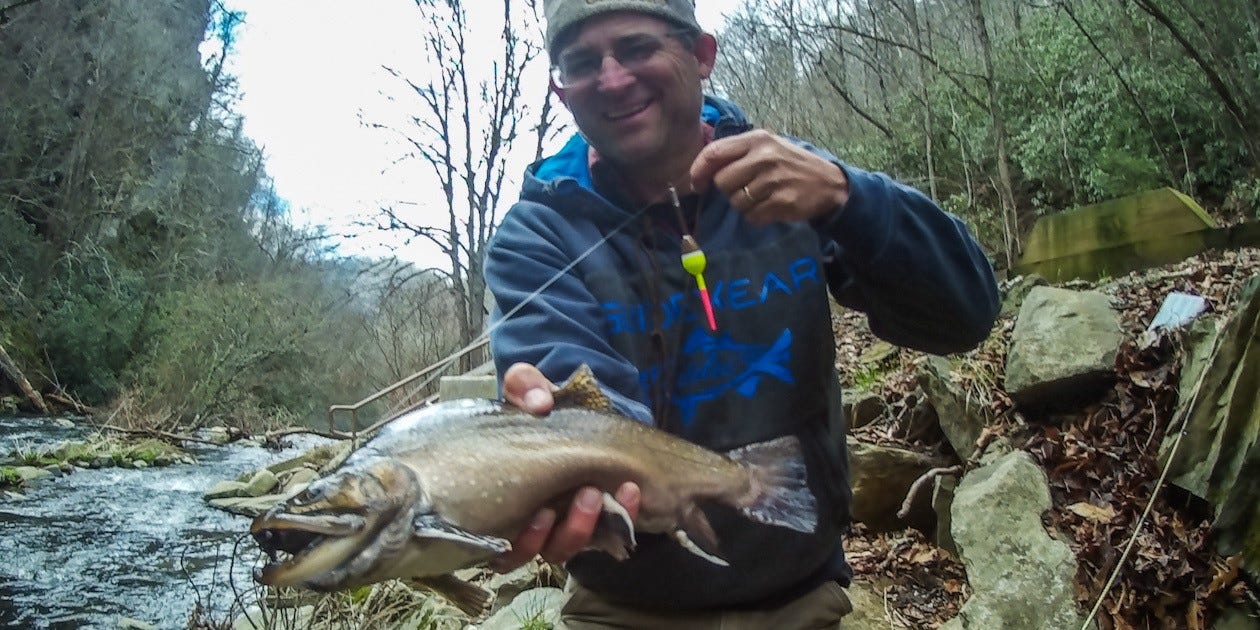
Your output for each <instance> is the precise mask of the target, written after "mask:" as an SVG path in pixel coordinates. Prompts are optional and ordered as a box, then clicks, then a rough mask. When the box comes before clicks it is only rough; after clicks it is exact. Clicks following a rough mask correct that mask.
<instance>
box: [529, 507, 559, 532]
mask: <svg viewBox="0 0 1260 630" xmlns="http://www.w3.org/2000/svg"><path fill="white" fill-rule="evenodd" d="M555 522H556V513H555V512H553V511H551V510H543V511H541V512H539V513H538V515H537V516H535V517H534V520H533V521H530V523H529V528H530V529H533V530H541V529H547V528H548V527H551V526H552V524H554V523H555Z"/></svg>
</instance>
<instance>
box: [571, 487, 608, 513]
mask: <svg viewBox="0 0 1260 630" xmlns="http://www.w3.org/2000/svg"><path fill="white" fill-rule="evenodd" d="M603 502H604V495H603V493H601V492H600V491H599V490H596V489H594V488H583V489H582V491H581V492H578V496H577V505H578V507H579V508H581V509H582V511H583V512H595V511H598V510H599V508H600V505H601V504H602V503H603Z"/></svg>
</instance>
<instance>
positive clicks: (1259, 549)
mask: <svg viewBox="0 0 1260 630" xmlns="http://www.w3.org/2000/svg"><path fill="white" fill-rule="evenodd" d="M1190 337H1191V340H1192V342H1194V344H1195V345H1193V346H1192V349H1191V351H1190V353H1189V355H1188V359H1187V361H1186V366H1187V367H1186V369H1185V370H1184V371H1183V373H1182V382H1181V388H1180V390H1179V392H1178V394H1179V404H1180V405H1181V406H1182V409H1181V410H1180V413H1179V414H1178V415H1177V416H1176V417H1178V418H1182V417H1184V418H1185V419H1186V420H1185V422H1186V426H1185V429H1184V430H1183V431H1181V432H1177V431H1169V438H1168V439H1167V440H1166V441H1165V443H1164V445H1163V450H1162V453H1161V454H1162V456H1163V458H1164V459H1165V460H1166V461H1167V460H1168V458H1172V461H1171V462H1170V464H1171V465H1170V468H1169V473H1170V477H1169V478H1170V479H1171V480H1172V481H1173V483H1175V484H1177V485H1178V486H1180V487H1182V488H1185V489H1186V490H1189V491H1190V492H1192V493H1194V494H1196V495H1198V496H1200V497H1202V498H1204V499H1207V500H1208V501H1209V502H1210V503H1211V504H1212V506H1213V508H1215V510H1216V521H1215V522H1214V523H1213V525H1212V527H1213V530H1214V531H1215V533H1216V540H1217V543H1218V546H1219V548H1220V550H1221V552H1222V553H1223V554H1225V555H1234V554H1238V553H1241V554H1242V557H1243V568H1244V569H1245V570H1247V572H1248V573H1250V574H1251V576H1252V577H1253V578H1255V579H1260V488H1257V486H1256V484H1255V480H1256V479H1257V478H1260V277H1256V278H1252V279H1251V281H1250V282H1249V283H1248V284H1247V286H1246V287H1245V288H1244V289H1243V291H1242V295H1241V299H1240V301H1239V307H1238V310H1237V311H1236V312H1235V313H1234V316H1233V317H1232V318H1231V319H1230V320H1229V322H1228V324H1227V325H1226V326H1225V327H1224V329H1222V330H1221V331H1220V333H1219V335H1213V334H1212V330H1211V329H1210V328H1207V327H1206V325H1203V326H1199V325H1196V326H1195V327H1194V328H1192V330H1191V335H1190ZM1178 435H1181V439H1180V443H1178V441H1177V436H1178ZM1174 447H1175V450H1174Z"/></svg>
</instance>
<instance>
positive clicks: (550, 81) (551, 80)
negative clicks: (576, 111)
mask: <svg viewBox="0 0 1260 630" xmlns="http://www.w3.org/2000/svg"><path fill="white" fill-rule="evenodd" d="M547 86H548V89H550V90H551V93H552V94H555V95H556V98H558V99H560V103H561V104H562V105H564V106H565V107H568V106H569V102H568V101H567V100H566V99H565V93H564V88H562V87H560V86H558V85H556V79H555V77H548V78H547Z"/></svg>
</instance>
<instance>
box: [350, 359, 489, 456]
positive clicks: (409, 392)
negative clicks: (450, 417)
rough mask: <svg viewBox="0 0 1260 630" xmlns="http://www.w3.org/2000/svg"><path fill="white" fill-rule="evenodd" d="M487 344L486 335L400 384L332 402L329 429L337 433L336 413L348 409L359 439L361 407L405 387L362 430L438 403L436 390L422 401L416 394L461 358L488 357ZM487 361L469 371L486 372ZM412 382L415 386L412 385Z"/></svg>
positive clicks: (353, 437) (353, 436) (353, 431)
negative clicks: (394, 401)
mask: <svg viewBox="0 0 1260 630" xmlns="http://www.w3.org/2000/svg"><path fill="white" fill-rule="evenodd" d="M488 344H489V339H488V338H487V337H484V336H483V337H482V338H481V339H480V340H479V341H477V342H474V343H472V344H470V345H468V346H466V347H465V348H463V349H462V350H460V351H459V352H456V353H454V354H451V355H449V356H447V357H446V358H444V359H442V360H441V361H438V362H437V363H434V364H433V365H430V366H428V367H426V368H424V369H423V370H420V371H419V372H416V373H415V374H412V375H411V376H408V377H407V378H404V379H402V380H401V381H398V382H397V383H394V384H393V385H390V386H389V387H386V388H385V389H382V390H380V391H378V392H376V393H375V394H372V395H371V396H368V397H367V398H364V399H363V400H360V401H359V402H357V403H354V404H351V405H330V406H329V407H328V431H329V432H330V433H335V432H336V431H337V426H336V419H337V412H339V411H348V412H350V435H351V437H352V439H355V440H357V439H358V434H359V410H360V409H362V408H363V407H366V406H367V405H370V404H372V403H374V402H376V401H378V400H381V399H383V398H385V397H386V396H390V395H391V394H395V393H397V392H400V391H404V388H406V391H405V392H404V394H403V396H402V397H401V399H400V400H399V402H398V403H397V404H395V405H394V406H393V407H392V408H390V409H389V410H387V411H386V412H385V413H384V414H382V415H381V419H380V420H379V421H377V422H375V423H373V424H372V425H371V426H369V427H367V428H365V429H363V433H371V432H372V431H375V430H376V429H378V428H380V427H381V425H383V424H385V423H387V422H389V421H390V420H393V419H394V418H397V417H398V416H401V415H403V414H404V413H407V412H409V411H412V410H414V409H419V408H421V407H425V406H427V405H431V404H433V402H435V401H436V400H437V398H438V395H437V392H436V391H435V392H433V393H430V394H428V395H426V396H424V397H423V398H420V399H419V400H416V397H417V395H419V394H420V393H421V392H423V391H425V390H426V388H428V387H429V386H430V385H432V384H433V382H434V381H435V380H437V379H438V378H440V377H441V376H444V372H445V371H446V370H447V369H449V368H450V367H451V366H453V365H456V364H457V362H458V361H459V360H460V359H463V358H464V357H466V356H470V355H473V356H477V353H480V354H479V356H481V357H485V354H484V353H485V350H486V347H487V345H488ZM488 364H489V362H486V363H482V364H481V365H478V366H477V367H476V368H474V369H472V370H470V371H469V372H468V373H469V374H473V373H481V372H484V371H485V369H486V366H487V365H488ZM492 371H493V369H492ZM417 381H421V382H420V383H419V384H415V383H416V382H417ZM413 384H414V387H411V386H412V385H413Z"/></svg>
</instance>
